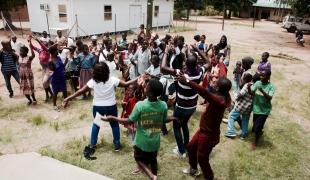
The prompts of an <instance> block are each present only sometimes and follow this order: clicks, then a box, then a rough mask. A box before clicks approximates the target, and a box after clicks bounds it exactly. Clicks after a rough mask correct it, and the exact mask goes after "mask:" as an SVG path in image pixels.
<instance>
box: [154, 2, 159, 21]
mask: <svg viewBox="0 0 310 180" xmlns="http://www.w3.org/2000/svg"><path fill="white" fill-rule="evenodd" d="M156 8H157V10H156ZM158 15H159V5H157V6H154V17H156V18H158Z"/></svg>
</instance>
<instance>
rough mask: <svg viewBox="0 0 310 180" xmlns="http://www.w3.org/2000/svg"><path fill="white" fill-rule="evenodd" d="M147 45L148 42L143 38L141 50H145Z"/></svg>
mask: <svg viewBox="0 0 310 180" xmlns="http://www.w3.org/2000/svg"><path fill="white" fill-rule="evenodd" d="M148 46H149V42H148V41H147V40H146V39H145V40H143V42H142V51H145V50H146V49H147V48H148Z"/></svg>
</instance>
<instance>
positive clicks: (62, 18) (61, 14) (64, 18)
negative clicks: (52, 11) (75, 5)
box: [57, 4, 68, 23]
mask: <svg viewBox="0 0 310 180" xmlns="http://www.w3.org/2000/svg"><path fill="white" fill-rule="evenodd" d="M61 6H63V7H64V8H65V9H64V10H65V11H60V10H61V8H60V7H61ZM57 7H58V19H59V22H64V23H66V22H68V13H67V5H66V4H58V6H57ZM64 15H65V16H64Z"/></svg>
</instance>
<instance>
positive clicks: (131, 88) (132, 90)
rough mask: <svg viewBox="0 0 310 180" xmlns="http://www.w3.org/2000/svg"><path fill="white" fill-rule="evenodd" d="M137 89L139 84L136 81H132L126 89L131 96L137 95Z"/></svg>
mask: <svg viewBox="0 0 310 180" xmlns="http://www.w3.org/2000/svg"><path fill="white" fill-rule="evenodd" d="M136 89H137V85H136V84H135V83H132V84H130V85H129V86H128V88H127V89H126V90H127V93H128V95H129V97H133V96H134V95H135V91H136Z"/></svg>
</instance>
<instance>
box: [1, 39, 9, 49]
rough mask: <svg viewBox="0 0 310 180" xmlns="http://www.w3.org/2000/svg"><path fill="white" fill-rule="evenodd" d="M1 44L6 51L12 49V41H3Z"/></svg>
mask: <svg viewBox="0 0 310 180" xmlns="http://www.w3.org/2000/svg"><path fill="white" fill-rule="evenodd" d="M1 45H2V48H3V50H4V51H10V49H11V47H10V46H11V43H10V41H5V40H4V41H1Z"/></svg>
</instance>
